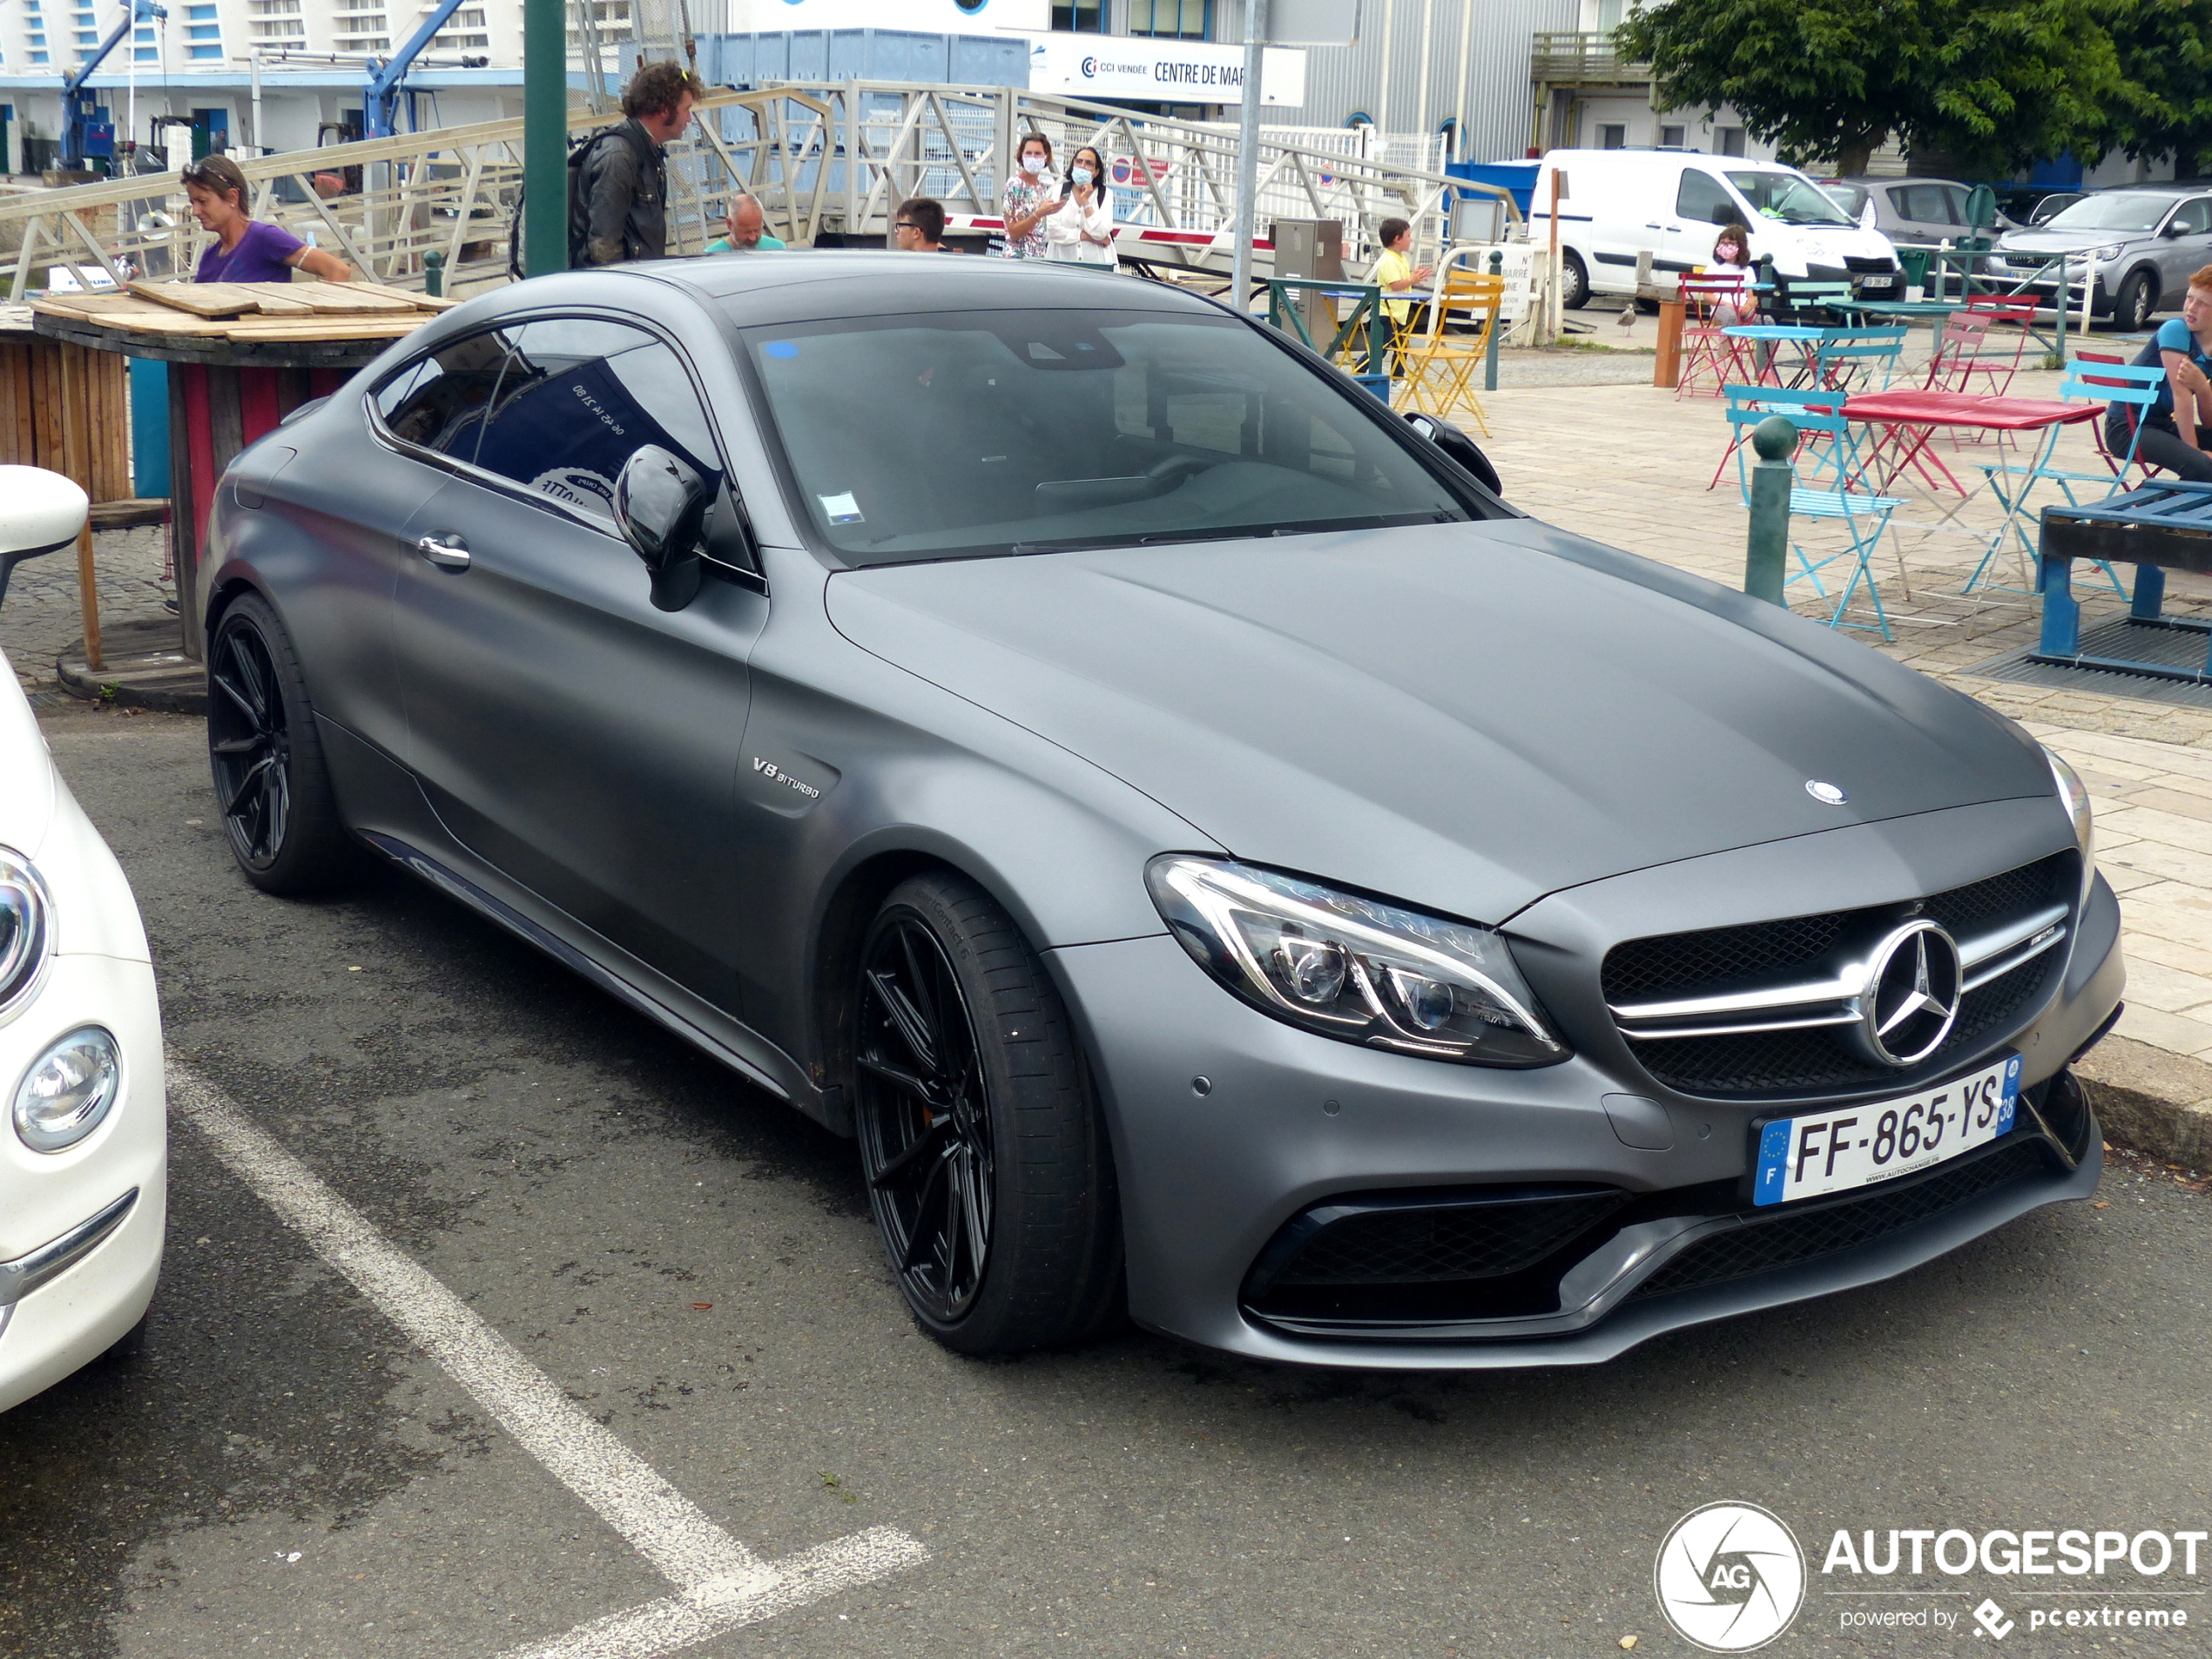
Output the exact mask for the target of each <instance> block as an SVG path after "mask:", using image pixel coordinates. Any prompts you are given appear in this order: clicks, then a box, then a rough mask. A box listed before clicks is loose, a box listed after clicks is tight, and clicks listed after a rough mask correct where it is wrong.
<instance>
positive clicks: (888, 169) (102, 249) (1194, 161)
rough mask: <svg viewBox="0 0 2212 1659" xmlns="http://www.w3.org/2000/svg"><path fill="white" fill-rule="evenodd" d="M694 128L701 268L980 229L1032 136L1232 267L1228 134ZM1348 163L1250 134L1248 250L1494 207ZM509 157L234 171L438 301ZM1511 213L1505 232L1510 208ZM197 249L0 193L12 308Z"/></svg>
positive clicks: (485, 259) (486, 239)
mask: <svg viewBox="0 0 2212 1659" xmlns="http://www.w3.org/2000/svg"><path fill="white" fill-rule="evenodd" d="M699 116H700V118H699V119H698V121H696V122H694V123H693V125H692V127H691V132H690V133H689V134H688V135H687V136H686V137H685V138H684V139H682V140H681V141H679V142H678V143H676V144H673V145H670V146H669V150H668V156H669V172H670V190H669V195H670V208H671V212H670V214H669V220H670V243H671V252H672V253H699V252H702V251H703V250H704V249H705V245H706V243H707V241H708V240H710V239H711V238H712V237H714V236H715V235H716V234H717V233H718V228H719V221H720V219H721V216H722V212H723V211H724V206H725V203H726V201H727V200H728V199H729V197H730V196H731V195H732V193H734V192H739V191H745V192H750V193H752V195H754V196H756V197H758V198H759V199H760V201H761V203H762V205H763V206H764V208H765V211H766V214H767V217H768V219H769V223H770V226H771V228H772V229H773V230H775V231H776V232H777V233H779V235H781V236H782V237H783V238H784V239H785V240H786V241H789V242H792V243H794V244H797V245H809V244H813V243H814V242H816V241H817V240H818V239H831V240H836V239H847V240H870V239H880V238H881V237H883V236H884V234H885V233H886V232H887V229H888V226H889V223H890V216H891V213H892V211H893V210H894V208H896V206H898V204H899V203H900V201H901V200H903V199H905V198H907V197H908V196H913V195H928V196H934V197H936V198H937V199H939V200H941V201H942V202H943V203H944V204H945V206H946V208H947V210H948V212H953V213H955V214H958V213H969V214H982V215H987V216H988V215H990V214H994V213H995V212H997V209H998V199H999V192H1000V189H1001V185H1002V183H1003V180H1004V178H1005V175H1006V172H1007V165H1008V156H1009V155H1010V154H1011V153H1012V150H1013V146H1014V145H1015V143H1016V142H1018V140H1019V138H1020V137H1021V136H1022V135H1024V134H1027V133H1029V132H1042V133H1044V134H1045V135H1046V136H1047V137H1048V138H1050V139H1051V140H1052V142H1053V145H1054V148H1055V152H1056V153H1058V154H1061V155H1063V156H1064V155H1065V154H1066V153H1068V152H1069V151H1070V150H1072V149H1073V148H1075V147H1076V145H1084V144H1089V145H1096V147H1097V149H1098V150H1099V152H1100V153H1101V155H1102V156H1103V157H1104V158H1106V160H1107V166H1108V171H1109V184H1110V185H1111V187H1112V189H1113V193H1114V206H1115V211H1116V217H1117V219H1119V220H1120V221H1121V222H1122V223H1124V224H1133V225H1139V226H1150V227H1156V228H1158V229H1161V230H1165V231H1172V232H1177V233H1183V234H1182V236H1181V238H1180V239H1178V240H1176V241H1172V242H1170V244H1169V245H1168V246H1167V247H1166V248H1164V249H1163V258H1167V259H1169V260H1170V262H1173V261H1177V260H1179V261H1180V262H1182V263H1184V264H1188V265H1192V266H1201V267H1204V268H1208V269H1215V270H1219V271H1224V272H1225V271H1226V270H1227V268H1228V265H1229V260H1230V255H1231V240H1232V239H1233V231H1234V224H1235V213H1236V207H1235V203H1236V176H1237V139H1236V135H1235V134H1234V133H1233V132H1230V131H1228V130H1225V129H1222V128H1219V127H1215V126H1210V125H1203V124H1199V123H1195V122H1183V121H1175V120H1169V119H1163V118H1156V117H1150V116H1139V115H1134V114H1131V113H1130V112H1129V111H1125V110H1121V109H1117V108H1116V107H1114V106H1112V105H1101V104H1089V103H1084V102H1082V101H1079V100H1075V99H1068V98H1051V97H1047V96H1044V95H1042V94H1037V93H1032V92H1028V91H1023V90H1022V89H1019V88H1008V87H977V86H932V85H915V84H902V83H889V82H882V83H875V82H864V81H840V82H829V83H813V84H798V83H786V84H770V85H765V86H762V87H759V88H756V89H753V90H750V91H717V92H714V93H712V94H711V95H709V96H708V97H707V98H703V99H701V100H700V103H699ZM605 119H606V118H605V117H604V116H597V115H594V114H593V113H591V111H590V110H589V109H583V108H579V109H576V110H573V111H571V112H570V128H571V130H572V131H581V130H583V129H588V128H590V127H591V126H593V125H597V124H599V123H601V122H603V121H604V120H605ZM1349 136H1350V135H1345V137H1347V138H1348V137H1349ZM1356 147H1357V146H1356V145H1348V144H1347V143H1346V142H1345V138H1339V136H1337V135H1335V134H1314V133H1307V132H1283V133H1278V134H1272V135H1263V138H1262V142H1261V151H1260V158H1259V173H1260V197H1259V208H1260V229H1261V233H1262V235H1263V236H1264V235H1265V233H1266V226H1267V222H1268V221H1269V220H1270V219H1273V218H1278V217H1289V218H1298V219H1339V220H1341V221H1343V223H1344V225H1345V232H1346V239H1347V242H1348V243H1350V244H1352V246H1348V247H1347V250H1346V251H1347V253H1352V252H1354V251H1372V238H1373V233H1374V230H1375V227H1376V226H1377V225H1379V222H1380V221H1381V220H1382V219H1386V218H1389V217H1393V216H1395V217H1399V218H1403V219H1408V220H1410V221H1411V222H1412V223H1413V226H1414V229H1415V238H1416V242H1417V245H1418V246H1420V247H1421V248H1423V249H1427V250H1440V249H1441V247H1442V246H1444V243H1445V240H1446V233H1447V218H1448V210H1449V206H1450V203H1451V201H1452V199H1453V192H1455V191H1460V192H1467V191H1472V192H1476V193H1482V194H1490V195H1502V194H1503V193H1504V192H1500V191H1497V190H1495V189H1493V188H1491V187H1488V186H1483V185H1467V184H1465V183H1463V182H1462V181H1459V180H1455V179H1449V178H1447V177H1446V176H1445V175H1444V174H1442V173H1441V172H1437V171H1434V170H1433V169H1432V168H1431V167H1429V166H1426V165H1406V164H1405V162H1404V161H1403V160H1401V159H1400V158H1398V157H1395V156H1393V155H1390V154H1388V153H1383V154H1359V153H1352V151H1353V150H1354V149H1355V148H1356ZM1420 159H1421V160H1422V161H1426V160H1427V159H1428V158H1427V157H1426V155H1424V156H1422V157H1421V158H1420ZM522 162H523V124H522V122H521V121H519V120H509V121H487V122H480V123H476V124H475V125H466V126H453V127H444V128H440V129H436V130H433V131H429V132H415V133H408V134H406V135H403V136H401V137H395V138H377V139H370V140H368V141H366V142H363V143H359V144H347V145H327V146H325V147H323V148H320V149H316V150H298V151H290V152H285V153H282V154H278V155H272V156H264V157H260V158H256V159H253V160H249V161H244V162H241V163H240V165H241V166H242V168H243V169H244V171H245V173H246V179H247V181H248V183H249V185H251V186H252V197H253V199H252V201H251V202H250V204H249V207H250V210H251V212H253V216H254V217H255V218H257V219H273V220H275V221H276V222H277V223H279V224H280V225H282V226H285V227H286V228H287V229H288V230H290V231H291V232H293V234H295V235H297V236H300V238H301V239H303V240H312V241H314V243H315V244H316V245H317V246H322V247H325V248H327V249H329V250H331V251H332V252H334V253H338V254H339V255H340V256H341V257H342V258H344V259H345V260H348V261H349V262H350V263H351V264H352V265H353V266H354V268H355V269H356V270H358V271H360V272H361V273H363V274H364V275H366V276H368V277H370V278H373V279H374V280H379V281H382V282H387V283H390V284H394V285H395V286H399V287H420V286H421V282H422V280H423V271H424V261H425V259H426V256H428V255H429V254H430V253H433V252H435V253H438V254H439V255H440V256H441V257H442V260H443V263H444V267H445V272H446V284H447V290H448V292H449V293H452V292H458V291H462V290H464V289H467V288H469V287H473V286H481V285H482V284H485V283H488V282H495V281H498V280H503V279H504V278H505V276H506V274H507V267H508V239H509V226H510V225H511V224H512V221H513V217H514V213H515V211H516V204H517V202H518V200H519V199H520V190H521V181H522ZM1507 212H1508V214H1509V215H1510V217H1511V219H1513V221H1514V223H1515V224H1516V225H1517V224H1518V223H1519V220H1520V216H1519V214H1518V212H1514V210H1513V208H1512V207H1511V205H1510V202H1508V206H1507ZM206 240H207V239H206V236H205V234H204V233H202V232H201V231H200V230H199V226H198V225H197V223H196V222H195V221H194V220H193V219H192V216H191V214H190V212H188V211H187V208H186V204H185V197H184V192H183V188H182V185H181V183H180V181H179V176H178V175H177V174H176V173H175V172H164V173H152V174H146V175H143V176H140V177H135V178H127V179H113V180H109V181H106V182H104V183H99V184H92V185H72V186H70V187H68V188H64V189H58V190H48V191H30V192H23V193H21V194H17V195H9V196H0V271H5V272H6V273H8V297H9V298H10V299H11V300H20V299H21V298H22V297H23V295H24V292H25V291H26V290H27V289H30V288H34V287H45V286H47V282H46V276H47V273H48V272H49V271H50V269H51V267H53V266H99V267H101V268H102V269H104V270H105V272H106V273H107V275H108V276H109V277H110V278H111V279H112V280H115V281H116V282H117V283H118V284H121V283H123V282H125V281H127V280H129V279H130V278H131V277H133V276H146V277H154V278H163V277H174V276H188V275H189V274H190V273H191V272H192V268H193V266H194V265H195V263H196V262H197V260H198V258H199V253H200V251H201V249H202V248H204V246H206ZM1261 265H1262V272H1263V273H1264V271H1265V268H1266V261H1265V260H1264V259H1263V260H1262V262H1261Z"/></svg>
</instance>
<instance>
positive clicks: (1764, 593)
mask: <svg viewBox="0 0 2212 1659" xmlns="http://www.w3.org/2000/svg"><path fill="white" fill-rule="evenodd" d="M1751 447H1752V448H1754V449H1756V450H1757V451H1758V453H1759V458H1758V460H1757V462H1755V463H1754V464H1753V466H1752V468H1751V529H1750V536H1748V537H1746V538H1745V541H1744V545H1743V591H1744V592H1746V593H1748V594H1750V596H1751V597H1753V598H1754V599H1765V600H1768V601H1770V603H1772V604H1782V603H1783V598H1782V580H1783V571H1784V566H1785V565H1786V563H1788V560H1789V556H1790V488H1791V484H1793V483H1794V482H1796V478H1797V474H1796V469H1794V468H1792V467H1791V464H1790V454H1791V450H1793V449H1795V448H1797V428H1796V427H1795V426H1793V425H1791V421H1790V419H1789V417H1788V416H1787V415H1769V416H1767V418H1766V419H1765V420H1764V421H1760V422H1759V423H1758V425H1757V426H1756V427H1754V428H1752V429H1751Z"/></svg>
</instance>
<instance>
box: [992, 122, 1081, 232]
mask: <svg viewBox="0 0 2212 1659" xmlns="http://www.w3.org/2000/svg"><path fill="white" fill-rule="evenodd" d="M1015 163H1016V171H1015V174H1014V176H1013V177H1012V178H1011V179H1008V180H1007V181H1006V188H1005V190H1003V191H1002V192H1000V194H999V216H1000V217H1001V219H1005V220H1006V257H1007V258H1008V259H1009V260H1041V259H1042V258H1044V256H1045V240H1044V222H1045V220H1047V219H1050V218H1051V217H1052V216H1053V215H1054V214H1055V213H1056V212H1059V211H1060V210H1061V209H1062V207H1064V206H1067V199H1066V198H1065V197H1062V196H1059V195H1056V194H1055V193H1054V192H1055V191H1056V190H1057V189H1058V188H1059V184H1060V181H1059V180H1058V179H1055V178H1054V177H1053V176H1052V140H1051V139H1049V138H1046V137H1045V136H1044V134H1043V133H1042V132H1030V133H1025V134H1023V135H1022V147H1021V149H1020V150H1019V151H1018V152H1015Z"/></svg>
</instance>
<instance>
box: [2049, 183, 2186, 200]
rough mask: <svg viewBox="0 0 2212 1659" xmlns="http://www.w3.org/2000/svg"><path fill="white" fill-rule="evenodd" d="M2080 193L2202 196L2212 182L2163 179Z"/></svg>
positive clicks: (2105, 187) (2059, 191) (2055, 194)
mask: <svg viewBox="0 0 2212 1659" xmlns="http://www.w3.org/2000/svg"><path fill="white" fill-rule="evenodd" d="M2051 193H2052V194H2053V195H2054V196H2064V195H2067V194H2070V193H2071V192H2068V191H2066V190H2054V191H2053V192H2051ZM2081 193H2082V194H2083V195H2085V196H2202V195H2206V194H2212V180H2206V179H2197V180H2195V181H2194V182H2191V181H2188V180H2186V179H2154V180H2152V181H2151V182H2149V183H2148V184H2141V185H2098V186H2097V187H2096V188H2095V189H2094V190H2087V189H2085V190H2083V191H2082V192H2081Z"/></svg>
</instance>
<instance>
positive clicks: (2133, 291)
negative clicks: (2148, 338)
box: [2112, 271, 2158, 334]
mask: <svg viewBox="0 0 2212 1659" xmlns="http://www.w3.org/2000/svg"><path fill="white" fill-rule="evenodd" d="M2157 309H2158V284H2157V283H2156V282H2155V280H2153V279H2152V277H2151V273H2149V272H2148V271H2137V272H2134V273H2132V274H2131V275H2130V276H2129V277H2128V280H2126V281H2125V282H2123V283H2121V285H2120V292H2119V293H2116V294H2114V296H2113V299H2112V320H2113V326H2114V327H2117V328H2120V329H2121V330H2123V331H2124V332H2126V333H2128V334H2140V333H2141V332H2142V331H2143V330H2144V329H2146V328H2148V327H2150V320H2151V315H2152V314H2153V313H2154V312H2155V311H2156V310H2157Z"/></svg>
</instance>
